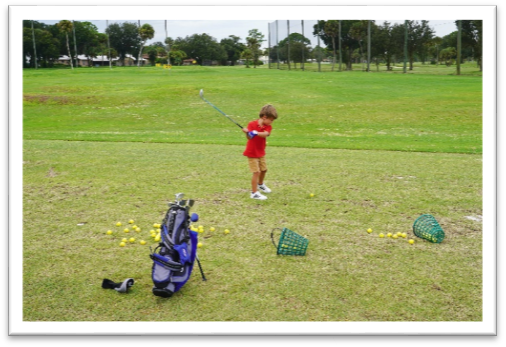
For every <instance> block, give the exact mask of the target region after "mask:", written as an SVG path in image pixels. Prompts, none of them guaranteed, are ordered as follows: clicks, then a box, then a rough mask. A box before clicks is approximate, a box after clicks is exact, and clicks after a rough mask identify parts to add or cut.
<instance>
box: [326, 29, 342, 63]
mask: <svg viewBox="0 0 506 347" xmlns="http://www.w3.org/2000/svg"><path fill="white" fill-rule="evenodd" d="M323 31H324V32H325V35H328V36H330V37H331V38H332V52H333V53H334V54H333V59H332V71H334V66H335V65H336V36H338V35H339V32H340V30H339V21H337V20H329V21H327V22H326V23H325V25H324V27H323Z"/></svg>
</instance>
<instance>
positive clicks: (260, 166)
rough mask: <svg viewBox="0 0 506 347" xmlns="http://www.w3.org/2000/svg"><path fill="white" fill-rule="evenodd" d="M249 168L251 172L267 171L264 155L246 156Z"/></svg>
mask: <svg viewBox="0 0 506 347" xmlns="http://www.w3.org/2000/svg"><path fill="white" fill-rule="evenodd" d="M248 163H249V169H250V171H251V172H253V173H255V172H260V171H267V163H266V162H265V157H262V158H250V157H248Z"/></svg>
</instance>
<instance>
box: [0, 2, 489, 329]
mask: <svg viewBox="0 0 506 347" xmlns="http://www.w3.org/2000/svg"><path fill="white" fill-rule="evenodd" d="M62 19H67V20H79V21H85V20H86V21H88V20H89V21H91V20H95V21H98V22H97V27H98V28H99V31H101V29H100V26H99V25H98V23H99V22H100V21H101V22H102V23H104V24H105V21H106V20H108V21H111V22H112V21H118V20H128V21H134V22H136V21H138V20H141V24H142V23H143V22H144V21H148V20H149V21H153V22H154V21H158V22H159V23H161V26H160V27H159V28H158V27H155V31H160V33H161V34H162V37H161V38H162V39H161V40H160V39H158V38H155V39H154V40H159V41H163V39H164V38H165V27H164V22H165V20H167V21H168V22H169V21H170V24H171V25H170V26H169V27H168V30H170V32H169V33H168V36H170V37H178V36H181V37H185V36H187V35H193V34H195V33H199V34H201V33H207V34H209V35H210V36H213V37H214V38H216V39H217V40H218V42H219V40H221V39H222V38H225V37H228V36H229V35H231V34H233V35H236V36H239V37H241V38H245V37H246V36H247V35H248V31H249V30H251V29H259V31H261V32H262V33H264V35H265V36H266V37H267V34H268V29H267V23H272V22H274V21H276V20H287V19H290V20H302V19H303V20H305V21H306V20H307V21H309V20H317V19H319V20H329V19H342V20H346V19H372V20H376V21H379V20H388V21H389V22H391V23H395V22H398V23H402V22H403V21H404V20H418V21H420V20H429V21H430V23H431V26H432V25H433V29H435V30H436V35H437V36H444V35H447V34H448V33H450V32H452V31H455V26H454V24H453V21H454V20H456V19H483V20H484V22H483V24H484V33H485V35H484V57H483V59H484V64H483V66H484V71H483V97H484V101H483V131H484V134H483V157H482V160H483V167H484V168H485V169H484V172H483V174H484V179H483V211H484V214H483V249H484V252H483V279H484V295H483V308H484V311H483V322H469V324H460V323H461V322H443V323H440V322H423V324H417V323H416V322H415V323H414V324H409V326H406V325H405V324H403V323H405V322H380V323H378V322H372V323H363V322H346V323H343V322H325V323H322V322H315V323H316V324H314V325H313V324H312V325H310V326H309V325H305V324H304V323H305V322H300V323H301V324H302V325H301V324H294V323H293V322H287V324H281V323H280V324H276V323H275V324H272V322H266V323H265V324H259V325H252V324H251V323H250V322H242V323H244V324H241V322H234V323H238V324H237V325H234V326H233V329H234V330H233V331H234V332H235V333H243V332H245V333H250V334H252V335H255V334H261V333H267V334H273V335H276V334H277V331H278V330H277V329H283V330H284V331H288V332H292V333H293V334H297V333H308V332H309V334H315V335H327V334H330V335H347V334H355V335H368V334H370V332H371V331H378V333H379V334H393V335H399V334H400V335H401V336H402V335H405V334H407V333H412V334H413V333H414V334H415V335H417V334H418V335H424V334H427V333H429V334H435V335H439V334H442V335H465V334H471V335H473V334H474V335H481V334H485V335H489V334H490V333H491V332H494V331H495V332H496V333H497V326H496V325H494V322H496V321H497V306H496V302H497V295H496V292H495V291H494V289H496V288H497V259H494V256H496V255H497V224H496V222H497V216H496V213H497V208H496V204H497V200H496V197H497V81H496V78H497V73H496V70H497V65H496V64H497V37H496V36H497V22H496V21H497V5H403V6H399V5H376V6H370V5H356V6H345V5H315V6H310V5H305V6H301V5H290V6H286V5H272V6H266V5H247V6H244V5H243V6H240V5H235V6H231V5H205V6H202V5H145V6H141V5H135V6H134V5H131V6H130V5H127V6H125V5H121V6H118V5H40V6H36V5H8V20H9V30H8V34H9V40H8V44H9V47H8V54H9V60H8V61H9V67H8V74H9V78H8V80H9V88H8V92H9V103H8V108H9V118H8V119H9V122H8V126H9V128H8V132H9V143H8V149H9V152H8V157H9V162H8V168H9V187H8V199H9V237H8V241H9V280H8V283H9V300H8V303H9V334H11V333H13V332H15V333H17V335H30V334H36V333H39V334H42V335H44V334H46V335H48V334H49V332H52V331H54V332H57V333H60V334H61V333H63V332H66V334H67V335H73V334H77V335H79V334H90V333H94V334H102V335H108V334H109V333H110V331H126V329H130V330H129V331H131V332H132V333H137V332H139V333H141V334H142V333H147V334H148V335H149V333H150V332H152V331H153V327H156V328H160V329H164V328H163V327H161V326H158V325H157V323H155V322H151V323H149V326H146V325H143V324H142V322H141V323H140V324H139V323H137V322H136V323H135V324H136V325H135V326H132V325H131V324H128V323H127V322H118V323H114V322H106V323H99V324H94V323H93V322H84V323H83V322H81V323H79V322H75V324H73V322H69V325H65V326H63V324H62V325H60V323H59V322H43V323H38V322H23V319H22V310H21V309H20V308H21V307H22V305H21V304H22V296H21V294H22V291H21V290H19V288H20V287H21V286H22V269H21V268H15V266H16V267H18V266H19V265H22V258H21V259H20V258H19V257H20V255H22V254H23V248H22V242H21V241H22V239H20V237H21V236H22V230H19V229H20V228H19V225H20V223H21V222H20V221H22V220H23V215H22V211H23V206H22V196H23V184H22V174H21V175H20V173H22V158H23V151H22V150H23V140H22V119H23V117H22V115H23V111H22V95H23V89H22V71H23V68H22V59H21V58H20V57H21V54H22V45H21V43H22V30H21V25H22V24H21V23H22V20H36V21H41V22H42V21H49V20H53V21H60V20H62ZM445 23H450V24H445ZM218 24H219V25H218ZM169 28H170V29H169ZM305 28H306V26H305ZM102 30H103V29H102ZM305 30H309V29H305ZM157 34H158V33H157ZM157 37H158V36H157ZM21 224H22V223H21ZM494 298H495V301H494ZM494 317H495V318H494ZM215 323H216V324H211V325H208V324H205V322H204V323H202V324H200V323H197V322H193V324H192V327H191V328H189V327H188V325H179V326H178V327H180V328H181V329H182V330H181V334H185V333H188V334H192V333H194V334H195V332H197V335H198V332H202V333H207V334H211V335H213V334H219V333H220V332H222V333H225V334H226V333H230V332H231V331H232V330H231V327H230V325H228V324H225V323H223V324H222V323H220V322H215ZM381 323H384V324H381ZM378 324H379V325H378ZM378 326H379V327H380V328H378ZM159 331H163V330H159Z"/></svg>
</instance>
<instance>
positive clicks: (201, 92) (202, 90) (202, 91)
mask: <svg viewBox="0 0 506 347" xmlns="http://www.w3.org/2000/svg"><path fill="white" fill-rule="evenodd" d="M199 95H200V97H201V98H204V89H201V90H200V93H199Z"/></svg>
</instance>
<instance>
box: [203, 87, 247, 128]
mask: <svg viewBox="0 0 506 347" xmlns="http://www.w3.org/2000/svg"><path fill="white" fill-rule="evenodd" d="M200 98H201V99H202V100H204V101H205V102H207V103H208V104H209V105H211V106H212V107H214V109H215V110H216V111H218V112H219V113H221V114H222V115H224V116H225V117H227V118H228V119H230V120H231V121H232V122H234V124H235V125H237V126H238V127H239V128H241V129H242V128H243V127H242V126H241V125H240V124H239V123H237V122H236V121H235V120H233V119H232V118H230V117H229V116H227V115H226V114H225V112H223V111H222V110H220V109H219V108H218V107H216V106H214V105H213V104H211V103H210V102H209V101H207V100H206V99H205V98H204V89H201V90H200Z"/></svg>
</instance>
